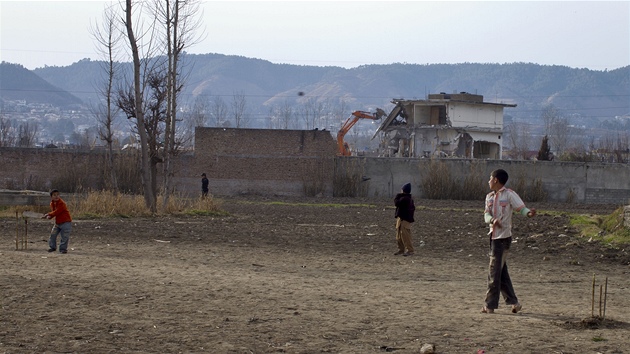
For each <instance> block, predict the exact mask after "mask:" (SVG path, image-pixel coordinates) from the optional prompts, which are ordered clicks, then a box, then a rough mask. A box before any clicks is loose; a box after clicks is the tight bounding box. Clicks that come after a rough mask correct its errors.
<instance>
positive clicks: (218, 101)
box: [210, 96, 228, 127]
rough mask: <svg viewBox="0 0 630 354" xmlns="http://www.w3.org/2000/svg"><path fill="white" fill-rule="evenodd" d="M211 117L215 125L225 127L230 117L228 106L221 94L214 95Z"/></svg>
mask: <svg viewBox="0 0 630 354" xmlns="http://www.w3.org/2000/svg"><path fill="white" fill-rule="evenodd" d="M210 117H211V118H212V121H213V126H215V127H223V126H224V125H225V123H226V121H227V117H228V107H227V104H225V101H223V98H221V96H214V98H213V99H212V102H211V104H210Z"/></svg>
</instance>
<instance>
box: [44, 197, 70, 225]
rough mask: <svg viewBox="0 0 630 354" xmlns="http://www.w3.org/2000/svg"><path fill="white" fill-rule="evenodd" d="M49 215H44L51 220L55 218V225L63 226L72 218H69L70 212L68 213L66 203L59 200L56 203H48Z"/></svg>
mask: <svg viewBox="0 0 630 354" xmlns="http://www.w3.org/2000/svg"><path fill="white" fill-rule="evenodd" d="M50 210H52V211H51V212H50V213H48V214H46V215H48V216H50V217H51V218H55V224H57V225H59V224H63V223H64V222H68V221H72V217H71V216H70V211H68V206H67V205H66V202H64V201H63V200H62V199H61V198H59V200H58V201H56V202H55V201H51V202H50Z"/></svg>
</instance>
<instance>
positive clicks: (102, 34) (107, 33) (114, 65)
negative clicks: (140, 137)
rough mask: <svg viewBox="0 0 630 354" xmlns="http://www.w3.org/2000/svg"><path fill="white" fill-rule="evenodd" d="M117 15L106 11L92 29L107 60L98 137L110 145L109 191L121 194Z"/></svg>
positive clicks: (97, 111) (110, 9)
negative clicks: (117, 156)
mask: <svg viewBox="0 0 630 354" xmlns="http://www.w3.org/2000/svg"><path fill="white" fill-rule="evenodd" d="M116 18H117V13H116V11H115V8H114V6H113V5H109V6H108V7H106V8H105V12H104V14H103V21H102V22H101V24H100V26H98V25H94V26H93V27H92V28H91V29H90V33H91V34H92V37H93V38H94V40H95V41H96V43H97V44H98V46H97V49H98V50H99V51H100V53H101V55H102V56H103V57H104V58H106V60H105V61H103V64H102V69H103V73H104V74H105V78H104V79H103V83H102V84H101V85H98V87H97V92H98V93H99V95H100V96H101V97H102V98H103V99H104V101H105V102H104V104H98V105H97V106H96V107H93V109H92V111H93V113H94V116H95V117H96V121H97V123H98V136H99V137H100V139H101V140H103V141H105V142H106V144H107V159H106V166H105V170H106V171H108V174H109V183H108V184H109V187H110V189H112V190H113V191H114V193H117V191H118V181H117V178H116V171H115V169H114V148H113V143H114V119H115V117H116V115H117V113H118V112H119V108H118V107H117V106H116V105H115V104H114V102H113V99H114V97H113V96H114V80H115V77H116V75H117V73H118V68H119V64H118V60H117V57H116V52H117V46H118V43H119V42H120V41H121V40H122V32H121V29H120V28H118V22H117V19H116Z"/></svg>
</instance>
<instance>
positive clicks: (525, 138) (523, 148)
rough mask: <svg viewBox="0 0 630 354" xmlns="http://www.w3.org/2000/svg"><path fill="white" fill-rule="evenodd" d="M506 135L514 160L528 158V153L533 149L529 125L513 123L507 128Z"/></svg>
mask: <svg viewBox="0 0 630 354" xmlns="http://www.w3.org/2000/svg"><path fill="white" fill-rule="evenodd" d="M505 133H506V134H505V135H506V136H507V138H508V139H507V140H508V142H509V143H510V148H511V151H512V153H513V156H514V158H516V159H525V158H527V152H529V151H530V149H531V146H530V143H531V140H532V136H531V129H530V126H529V124H526V123H520V122H513V123H512V124H510V125H508V126H506V127H505Z"/></svg>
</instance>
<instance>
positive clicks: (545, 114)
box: [541, 103, 560, 135]
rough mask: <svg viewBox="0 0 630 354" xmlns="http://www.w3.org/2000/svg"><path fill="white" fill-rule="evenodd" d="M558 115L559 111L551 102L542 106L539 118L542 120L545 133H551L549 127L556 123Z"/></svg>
mask: <svg viewBox="0 0 630 354" xmlns="http://www.w3.org/2000/svg"><path fill="white" fill-rule="evenodd" d="M559 117H560V112H559V111H558V109H556V107H555V106H554V105H553V104H551V103H550V104H548V105H546V106H544V107H543V109H542V115H541V119H542V122H543V127H544V134H545V135H550V134H551V128H552V127H553V125H554V124H555V123H556V121H557V120H558V118H559Z"/></svg>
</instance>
